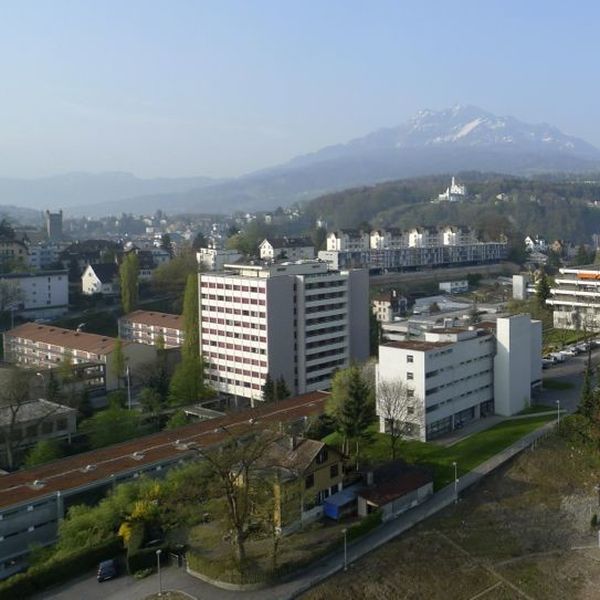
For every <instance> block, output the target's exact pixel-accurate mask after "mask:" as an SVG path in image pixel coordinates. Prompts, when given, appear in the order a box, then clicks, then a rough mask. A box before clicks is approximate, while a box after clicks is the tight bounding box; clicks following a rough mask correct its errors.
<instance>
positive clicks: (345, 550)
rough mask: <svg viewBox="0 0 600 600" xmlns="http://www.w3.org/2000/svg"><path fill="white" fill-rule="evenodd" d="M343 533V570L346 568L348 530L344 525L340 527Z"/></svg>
mask: <svg viewBox="0 0 600 600" xmlns="http://www.w3.org/2000/svg"><path fill="white" fill-rule="evenodd" d="M342 533H343V534H344V571H347V570H348V530H347V529H346V528H345V527H344V529H342Z"/></svg>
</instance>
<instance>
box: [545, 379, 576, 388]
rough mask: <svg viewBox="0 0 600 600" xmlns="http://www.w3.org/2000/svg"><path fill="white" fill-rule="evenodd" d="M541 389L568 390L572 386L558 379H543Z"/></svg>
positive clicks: (568, 382)
mask: <svg viewBox="0 0 600 600" xmlns="http://www.w3.org/2000/svg"><path fill="white" fill-rule="evenodd" d="M542 385H543V387H544V388H545V389H547V390H570V389H572V388H573V387H574V386H573V384H572V383H571V382H570V381H561V380H560V379H544V383H543V384H542Z"/></svg>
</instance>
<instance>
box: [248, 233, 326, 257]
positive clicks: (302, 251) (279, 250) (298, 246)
mask: <svg viewBox="0 0 600 600" xmlns="http://www.w3.org/2000/svg"><path fill="white" fill-rule="evenodd" d="M258 251H259V255H260V258H261V260H269V261H273V260H286V261H296V260H312V259H314V258H315V246H314V244H313V243H312V242H311V241H310V240H309V239H308V238H287V237H284V238H271V239H265V240H263V241H262V242H261V243H260V245H259V246H258Z"/></svg>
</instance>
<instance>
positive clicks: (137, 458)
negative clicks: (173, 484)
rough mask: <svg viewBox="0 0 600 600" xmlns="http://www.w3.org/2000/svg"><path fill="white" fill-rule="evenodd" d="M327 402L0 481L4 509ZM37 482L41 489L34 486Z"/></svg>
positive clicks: (237, 416)
mask: <svg viewBox="0 0 600 600" xmlns="http://www.w3.org/2000/svg"><path fill="white" fill-rule="evenodd" d="M328 397H329V394H328V393H326V392H311V393H310V394H303V395H301V396H296V397H294V398H287V399H286V400H281V401H280V402H278V403H276V404H266V405H262V406H260V407H259V408H254V409H248V410H243V411H239V412H235V413H232V414H229V415H226V416H224V417H219V418H215V419H210V420H208V421H200V422H197V423H191V424H189V425H184V426H183V427H179V428H177V429H171V430H167V431H161V432H159V433H155V434H152V435H147V436H144V437H140V438H136V439H133V440H130V441H127V442H124V443H122V444H116V445H114V446H108V447H106V448H101V449H99V450H93V451H91V452H84V453H82V454H77V455H75V456H71V457H68V458H63V459H60V460H56V461H54V462H51V463H48V464H45V465H42V466H39V467H34V468H31V469H25V470H21V471H16V472H14V473H10V474H8V475H4V476H0V508H5V507H7V506H12V505H14V504H22V503H25V502H31V501H33V500H35V499H36V498H40V497H43V496H47V495H49V494H55V493H56V492H59V491H60V492H64V491H65V490H70V489H74V488H78V487H83V486H86V485H90V484H91V483H93V482H95V481H98V480H103V479H109V478H110V477H111V475H115V476H116V475H118V474H119V473H123V472H129V471H133V470H136V469H141V468H143V467H144V466H147V465H152V464H158V463H161V462H166V461H169V459H173V458H176V457H181V458H185V457H188V458H189V456H190V455H193V454H194V453H195V452H196V450H195V448H199V447H208V446H211V445H213V444H217V443H219V442H220V441H222V440H223V439H225V438H226V436H227V435H229V434H230V432H232V431H233V432H234V433H235V429H236V428H239V427H242V426H248V425H250V424H251V423H258V424H260V423H261V422H264V423H279V422H282V421H285V422H293V421H296V420H299V419H301V418H302V417H305V416H312V415H319V414H321V413H323V411H324V409H325V401H326V399H327V398H328ZM34 481H37V482H38V485H35V486H34V485H33V482H34ZM39 482H42V483H41V484H40V483H39Z"/></svg>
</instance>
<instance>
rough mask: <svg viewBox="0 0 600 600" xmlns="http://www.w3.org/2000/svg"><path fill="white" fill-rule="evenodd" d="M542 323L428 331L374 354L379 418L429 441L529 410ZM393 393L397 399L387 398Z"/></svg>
mask: <svg viewBox="0 0 600 600" xmlns="http://www.w3.org/2000/svg"><path fill="white" fill-rule="evenodd" d="M541 354H542V335H541V322H540V321H532V320H531V318H530V317H529V315H515V316H512V317H503V318H499V319H497V321H496V322H495V324H494V323H485V324H480V325H479V326H477V327H448V328H433V329H431V330H430V331H425V332H424V333H423V334H422V335H420V336H418V337H417V336H415V337H408V339H406V340H403V341H395V342H390V343H387V344H384V345H381V346H380V347H379V365H378V367H377V414H378V415H379V419H380V431H381V432H382V433H385V432H386V431H389V427H390V426H391V425H392V421H395V422H396V425H397V426H398V427H400V428H401V429H402V430H403V431H404V432H405V434H406V435H407V436H409V437H412V438H415V439H419V440H422V441H426V440H429V439H432V438H435V437H438V436H441V435H444V434H446V433H449V432H450V431H452V430H454V429H457V428H460V427H462V426H463V425H465V424H466V423H468V422H470V421H472V420H474V419H478V418H480V417H483V416H486V415H492V414H500V415H513V414H516V413H517V412H519V411H521V410H523V409H524V408H526V407H527V406H528V404H529V402H530V398H531V388H532V387H533V386H536V385H539V384H540V383H541V377H542V363H541ZM385 384H387V387H388V390H389V389H390V387H391V386H394V385H396V386H398V387H397V392H396V394H395V398H398V397H400V400H398V399H392V400H390V393H389V392H387V393H386V391H385Z"/></svg>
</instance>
